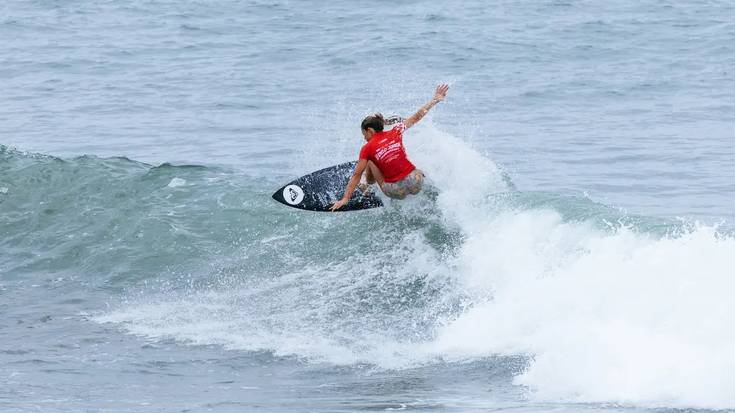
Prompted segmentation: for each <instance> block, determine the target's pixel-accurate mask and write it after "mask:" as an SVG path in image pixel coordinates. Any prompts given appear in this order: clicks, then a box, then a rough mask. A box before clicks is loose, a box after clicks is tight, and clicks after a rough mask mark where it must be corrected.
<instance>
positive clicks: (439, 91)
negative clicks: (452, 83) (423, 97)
mask: <svg viewBox="0 0 735 413" xmlns="http://www.w3.org/2000/svg"><path fill="white" fill-rule="evenodd" d="M447 91H449V85H448V84H446V83H442V84H441V85H439V86H437V87H436V92H434V100H435V101H437V102H441V101H442V100H444V98H445V97H447Z"/></svg>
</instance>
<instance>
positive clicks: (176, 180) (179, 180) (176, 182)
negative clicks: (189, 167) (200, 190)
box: [166, 177, 186, 188]
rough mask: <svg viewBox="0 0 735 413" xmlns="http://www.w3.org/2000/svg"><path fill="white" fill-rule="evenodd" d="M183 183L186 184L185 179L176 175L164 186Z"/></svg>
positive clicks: (172, 186) (171, 186)
mask: <svg viewBox="0 0 735 413" xmlns="http://www.w3.org/2000/svg"><path fill="white" fill-rule="evenodd" d="M184 185H186V179H183V178H178V177H176V178H173V179H171V182H169V183H168V185H166V186H167V187H169V188H178V187H181V186H184Z"/></svg>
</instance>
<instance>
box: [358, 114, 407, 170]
mask: <svg viewBox="0 0 735 413" xmlns="http://www.w3.org/2000/svg"><path fill="white" fill-rule="evenodd" d="M405 129H406V126H405V125H404V124H403V123H399V124H397V125H396V126H394V127H393V129H391V130H389V131H383V132H375V135H373V137H372V138H370V140H369V141H368V142H367V143H366V144H365V145H364V146H363V147H362V149H361V150H360V159H367V160H369V161H373V163H374V164H375V166H377V167H378V169H380V172H382V173H383V178H384V179H385V182H388V183H393V182H398V181H400V180H401V179H403V178H405V177H406V176H407V175H408V174H410V173H411V172H413V170H414V169H416V167H415V166H413V164H412V163H411V161H409V160H408V157H407V156H406V148H404V147H403V131H404V130H405Z"/></svg>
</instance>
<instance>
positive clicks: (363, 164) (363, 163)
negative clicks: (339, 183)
mask: <svg viewBox="0 0 735 413" xmlns="http://www.w3.org/2000/svg"><path fill="white" fill-rule="evenodd" d="M367 163H368V161H367V159H360V160H359V161H358V162H357V166H356V167H355V172H354V173H353V174H352V178H350V181H349V182H347V188H345V194H344V195H343V196H342V199H340V200H339V201H337V202H335V203H334V204H333V205H332V207H331V208H329V210H330V211H336V210H338V209H340V208H342V206H343V205H344V204H346V203H347V202H349V200H350V197H351V196H352V193H353V192H355V188H356V187H357V184H359V183H360V177H361V176H362V173H363V172H364V171H365V168H367Z"/></svg>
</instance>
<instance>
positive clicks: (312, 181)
mask: <svg viewBox="0 0 735 413" xmlns="http://www.w3.org/2000/svg"><path fill="white" fill-rule="evenodd" d="M356 165H357V162H347V163H343V164H339V165H335V166H330V167H329V168H324V169H320V170H318V171H316V172H312V173H310V174H308V175H304V176H302V177H301V178H299V179H296V180H294V181H291V182H289V183H287V184H286V185H284V186H282V187H281V188H279V189H278V190H277V191H276V192H275V193H274V194H273V199H275V200H276V201H278V202H280V203H282V204H284V205H287V206H290V207H292V208H298V209H304V210H307V211H322V212H324V211H329V207H330V206H332V204H334V202H335V201H337V200H339V199H340V198H342V195H344V191H345V187H346V186H347V182H348V181H349V180H350V177H351V176H352V173H353V172H354V171H355V166H356ZM373 188H375V187H373ZM381 206H383V202H382V201H381V200H380V198H378V197H377V196H376V195H375V193H374V192H372V191H368V193H363V192H362V191H360V188H357V189H355V192H354V193H353V194H352V198H350V201H349V202H348V203H347V204H345V205H344V206H343V207H342V208H340V209H339V210H338V211H339V212H343V211H357V210H360V209H369V208H377V207H381Z"/></svg>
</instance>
